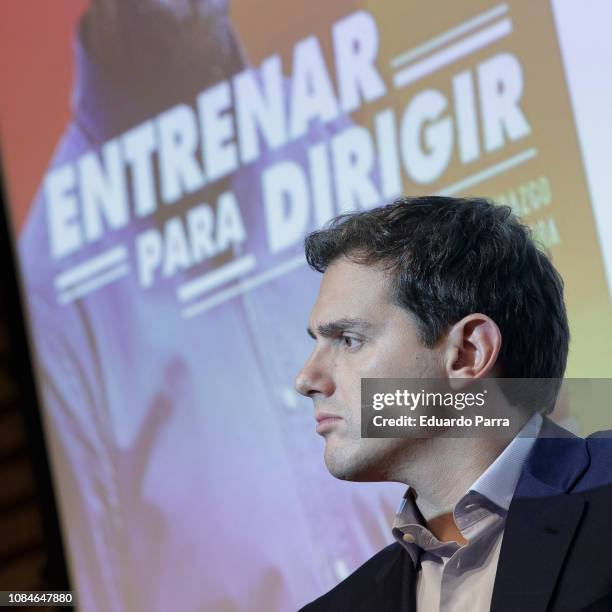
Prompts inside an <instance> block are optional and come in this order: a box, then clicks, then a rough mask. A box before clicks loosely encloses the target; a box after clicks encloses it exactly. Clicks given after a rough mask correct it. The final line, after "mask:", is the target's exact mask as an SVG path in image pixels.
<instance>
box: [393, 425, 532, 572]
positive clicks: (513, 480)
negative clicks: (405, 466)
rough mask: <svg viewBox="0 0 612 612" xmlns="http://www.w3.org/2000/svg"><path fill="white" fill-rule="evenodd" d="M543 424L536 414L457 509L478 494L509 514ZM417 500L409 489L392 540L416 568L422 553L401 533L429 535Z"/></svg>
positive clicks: (481, 476)
mask: <svg viewBox="0 0 612 612" xmlns="http://www.w3.org/2000/svg"><path fill="white" fill-rule="evenodd" d="M542 421H543V419H542V416H541V415H540V414H539V413H534V414H533V415H532V416H531V417H530V418H529V419H528V420H527V422H526V423H525V424H524V425H523V427H522V428H521V430H520V431H519V433H518V434H517V435H516V436H515V437H514V438H513V439H512V440H511V442H510V443H509V444H508V445H507V446H506V448H504V450H503V451H502V452H501V453H500V454H499V456H498V457H497V458H496V459H495V461H494V462H493V463H492V464H491V465H490V466H489V467H488V468H487V469H486V470H485V471H484V472H483V473H482V474H481V475H480V477H479V478H478V479H477V480H476V481H475V482H474V484H473V485H472V486H471V487H470V488H469V489H468V491H467V492H466V494H465V495H464V496H463V497H462V498H461V499H460V500H459V501H458V502H457V505H459V504H460V503H461V501H462V500H465V499H466V498H467V497H468V496H472V495H473V493H477V494H478V495H479V496H482V497H484V498H485V499H486V500H488V501H490V502H492V503H493V504H494V505H495V506H498V507H499V508H501V509H503V510H505V511H507V510H508V508H509V507H510V502H511V501H512V497H513V495H514V490H515V488H516V484H517V482H518V480H519V477H520V474H521V471H522V469H523V466H524V464H525V462H526V460H527V457H528V456H529V453H530V452H531V449H532V448H533V445H534V443H535V440H536V438H537V436H538V434H539V432H540V428H541V427H542ZM415 499H416V496H415V492H414V491H413V490H412V488H411V487H408V489H407V490H406V493H405V494H404V497H403V499H402V501H401V503H400V506H399V508H398V509H397V513H396V516H395V520H394V523H393V530H392V531H393V537H394V538H395V539H396V540H397V541H398V542H400V544H402V546H403V547H404V548H405V549H406V550H407V551H408V553H409V554H410V557H411V559H412V562H413V564H414V565H415V567H416V565H417V564H418V562H419V558H420V555H421V549H420V547H419V546H418V545H417V544H415V543H414V542H413V541H406V540H405V538H404V535H405V534H404V531H403V530H402V527H404V526H406V525H408V524H412V525H422V526H423V527H422V529H421V531H427V532H428V530H427V529H426V528H425V527H424V525H425V520H424V518H423V515H422V514H421V512H420V511H419V508H418V506H417V504H416V501H415ZM420 536H421V537H422V536H423V533H420ZM408 537H410V536H408Z"/></svg>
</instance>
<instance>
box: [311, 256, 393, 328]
mask: <svg viewBox="0 0 612 612" xmlns="http://www.w3.org/2000/svg"><path fill="white" fill-rule="evenodd" d="M390 305H391V300H390V296H389V279H388V276H387V274H386V273H385V272H384V271H383V270H381V269H380V268H377V267H374V266H368V265H365V264H358V263H355V262H353V261H350V260H349V259H347V258H345V257H342V258H340V259H338V260H336V261H334V262H333V263H332V264H330V266H329V267H328V268H327V270H326V271H325V273H324V274H323V278H322V280H321V286H320V288H319V294H318V296H317V300H316V302H315V304H314V306H313V308H312V312H311V317H310V319H311V321H310V322H311V324H314V325H315V326H316V325H318V324H319V323H321V322H329V321H331V320H337V319H361V320H366V321H367V320H368V319H375V318H376V315H377V314H380V310H381V309H384V308H385V306H390Z"/></svg>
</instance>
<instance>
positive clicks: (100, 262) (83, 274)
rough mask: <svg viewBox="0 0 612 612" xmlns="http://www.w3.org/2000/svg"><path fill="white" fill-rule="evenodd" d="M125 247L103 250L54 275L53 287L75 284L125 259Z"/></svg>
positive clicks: (62, 288) (59, 287)
mask: <svg viewBox="0 0 612 612" xmlns="http://www.w3.org/2000/svg"><path fill="white" fill-rule="evenodd" d="M127 256H128V253H127V249H126V248H125V246H123V245H120V246H116V247H113V248H112V249H109V250H108V251H104V252H103V253H100V254H99V255H96V256H95V257H92V258H91V259H88V260H87V261H84V262H83V263H80V264H79V265H78V266H74V267H73V268H70V269H68V270H66V271H64V272H62V273H61V274H58V275H57V276H56V277H55V288H56V290H57V291H63V290H64V289H66V288H67V287H70V285H75V284H76V283H80V282H81V281H83V280H86V279H87V278H89V277H93V276H95V275H96V274H98V273H99V272H101V271H102V270H104V269H106V268H111V267H112V266H115V265H116V264H118V263H121V262H123V261H125V260H127Z"/></svg>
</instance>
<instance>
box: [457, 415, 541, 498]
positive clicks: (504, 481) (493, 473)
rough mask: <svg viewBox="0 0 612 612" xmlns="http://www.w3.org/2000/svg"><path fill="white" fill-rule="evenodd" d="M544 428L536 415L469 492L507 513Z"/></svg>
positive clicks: (539, 417)
mask: <svg viewBox="0 0 612 612" xmlns="http://www.w3.org/2000/svg"><path fill="white" fill-rule="evenodd" d="M541 427H542V415H540V413H539V412H535V413H534V414H533V415H532V416H531V417H530V418H529V419H528V421H527V422H526V423H525V425H523V427H522V429H521V431H519V433H518V434H517V435H516V436H515V437H514V438H513V439H512V441H511V442H510V444H508V446H506V448H504V450H503V451H502V452H501V453H500V454H499V456H498V457H497V459H495V461H494V462H493V463H492V464H491V465H490V466H489V467H488V468H487V469H486V470H485V471H484V472H483V473H482V474H481V475H480V477H479V478H478V479H477V480H476V482H475V483H474V484H473V485H472V486H471V487H470V488H469V491H476V492H477V493H480V494H481V495H483V496H484V497H486V498H487V499H489V500H490V501H492V502H493V503H494V504H496V505H497V506H499V507H500V508H503V509H504V510H508V508H509V507H510V502H511V501H512V497H513V496H514V490H515V489H516V483H517V482H518V480H519V477H520V475H521V471H522V469H523V465H524V464H525V461H526V460H527V457H528V456H529V453H530V452H531V449H532V448H533V445H534V443H535V441H536V438H537V436H538V434H539V432H540V428H541ZM469 491H468V492H469Z"/></svg>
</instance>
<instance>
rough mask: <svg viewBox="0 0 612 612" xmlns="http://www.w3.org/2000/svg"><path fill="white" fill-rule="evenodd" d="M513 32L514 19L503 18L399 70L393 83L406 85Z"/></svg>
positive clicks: (401, 85)
mask: <svg viewBox="0 0 612 612" xmlns="http://www.w3.org/2000/svg"><path fill="white" fill-rule="evenodd" d="M511 32H512V21H511V20H510V19H502V20H501V21H499V22H497V23H494V24H493V25H491V26H489V27H488V28H485V29H483V30H480V31H478V32H476V33H475V34H472V35H471V36H468V37H467V38H464V39H463V40H461V41H459V42H457V43H455V44H453V45H450V46H449V47H446V48H444V49H442V50H441V51H438V52H437V53H434V54H433V55H430V56H429V57H427V58H425V59H424V60H421V61H420V62H416V63H415V64H412V65H410V66H408V67H407V68H404V69H402V70H400V71H399V72H397V73H396V74H395V76H394V77H393V84H394V85H395V87H396V88H398V89H399V88H400V87H406V85H410V84H411V83H414V82H415V81H418V80H419V79H422V78H423V77H426V76H427V75H429V74H431V73H432V72H435V71H436V70H440V69H441V68H444V66H448V65H449V64H452V63H453V62H456V61H457V60H459V59H461V58H462V57H465V56H466V55H469V54H470V53H474V52H475V51H478V50H479V49H482V48H483V47H486V46H487V45H490V44H491V43H493V42H495V41H497V40H499V39H501V38H503V37H504V36H508V34H510V33H511Z"/></svg>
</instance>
